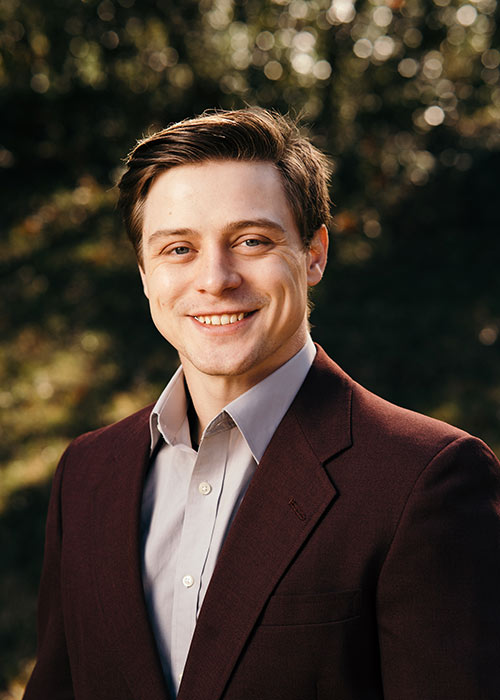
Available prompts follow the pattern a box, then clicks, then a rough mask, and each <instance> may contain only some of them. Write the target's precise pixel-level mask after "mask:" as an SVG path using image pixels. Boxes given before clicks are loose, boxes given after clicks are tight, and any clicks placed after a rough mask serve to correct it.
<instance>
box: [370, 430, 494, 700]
mask: <svg viewBox="0 0 500 700" xmlns="http://www.w3.org/2000/svg"><path fill="white" fill-rule="evenodd" d="M377 615H378V627H379V641H380V655H381V669H382V680H383V687H384V699H385V700H401V698H404V699H405V700H422V699H423V698H425V700H445V699H448V698H449V699H450V700H451V699H453V700H497V699H498V697H499V693H500V464H499V462H498V460H497V459H496V457H495V456H494V455H493V453H492V452H491V451H490V450H489V449H488V448H487V447H486V445H484V443H482V442H481V441H480V440H477V439H475V438H470V437H460V438H458V439H456V440H455V441H453V442H452V443H451V444H449V445H448V446H447V447H445V448H444V449H443V450H442V451H441V452H439V453H438V454H437V455H436V456H435V457H434V459H433V460H432V461H431V462H430V463H429V464H428V466H427V467H426V468H425V469H424V471H423V472H422V473H421V474H420V476H419V478H418V479H417V481H416V483H415V484H414V486H413V489H412V491H411V493H410V495H409V498H408V500H407V502H406V505H405V507H404V510H403V512H402V514H401V517H400V521H399V524H398V527H397V530H396V533H395V536H394V539H393V541H392V544H391V546H390V548H389V551H388V554H387V556H386V559H385V562H384V565H383V567H382V570H381V574H380V577H379V585H378V593H377Z"/></svg>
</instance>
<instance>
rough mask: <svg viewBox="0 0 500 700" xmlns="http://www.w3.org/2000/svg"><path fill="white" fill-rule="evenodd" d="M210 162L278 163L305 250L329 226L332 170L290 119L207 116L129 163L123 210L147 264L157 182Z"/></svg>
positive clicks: (263, 113) (258, 113)
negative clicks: (145, 244) (145, 239)
mask: <svg viewBox="0 0 500 700" xmlns="http://www.w3.org/2000/svg"><path fill="white" fill-rule="evenodd" d="M211 160H241V161H261V162H269V163H272V164H274V166H275V167H276V169H277V171H278V173H279V174H280V177H281V180H282V183H283V188H284V191H285V195H286V197H287V200H288V202H289V204H290V207H291V210H292V213H293V216H294V218H295V222H296V224H297V228H298V230H299V232H300V235H301V237H302V241H303V243H304V246H305V247H308V245H309V243H310V240H311V238H312V236H313V234H314V232H315V231H316V230H317V229H318V228H319V227H320V226H321V225H322V224H325V225H326V226H328V224H329V221H330V198H329V194H328V183H329V178H330V172H331V169H330V165H329V163H328V160H327V158H326V156H325V155H323V153H321V151H319V150H318V149H317V148H316V147H315V146H313V145H312V143H311V142H310V141H309V139H307V138H305V137H304V136H302V134H301V133H300V131H299V128H298V125H297V123H296V122H294V121H292V119H290V118H289V117H286V116H283V115H281V114H278V113H277V112H274V111H273V112H271V111H268V110H264V109H260V108H248V109H239V110H233V111H208V112H204V113H203V114H202V115H200V116H199V117H195V118H193V119H185V120H183V121H180V122H177V123H175V124H171V125H170V126H168V127H167V128H166V129H163V130H161V131H158V132H157V133H155V134H153V135H152V136H148V137H147V138H145V139H143V140H142V141H139V142H138V143H137V145H136V146H135V148H134V149H133V150H132V151H131V153H130V154H129V156H128V159H127V162H126V171H125V173H124V174H123V176H122V178H121V180H120V182H119V184H118V187H119V190H120V196H119V200H118V206H119V208H120V210H121V212H122V216H123V220H124V223H125V228H126V231H127V234H128V236H129V238H130V240H131V242H132V245H133V246H134V250H135V253H136V256H137V259H138V261H139V263H140V264H141V265H142V224H143V210H144V202H145V200H146V197H147V195H148V192H149V189H150V188H151V185H152V183H153V182H154V181H155V179H156V178H157V177H158V176H159V175H160V174H161V173H163V172H165V171H166V170H169V169H170V168H173V167H175V166H177V165H188V164H190V163H201V162H206V161H211Z"/></svg>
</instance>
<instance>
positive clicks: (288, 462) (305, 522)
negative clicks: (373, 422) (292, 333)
mask: <svg viewBox="0 0 500 700" xmlns="http://www.w3.org/2000/svg"><path fill="white" fill-rule="evenodd" d="M350 396H351V383H350V380H349V379H348V377H347V375H345V374H344V373H343V372H342V371H341V370H340V369H339V368H338V367H337V366H336V365H334V363H332V362H331V361H330V360H329V359H328V358H327V357H326V355H325V354H324V353H323V351H321V349H320V350H319V351H318V356H317V358H316V360H315V362H314V365H313V368H312V369H311V372H310V373H309V375H308V377H307V378H306V381H305V382H304V385H303V386H302V388H301V390H300V391H299V394H298V395H297V397H296V399H295V401H294V402H293V404H292V406H291V407H290V409H289V411H288V412H287V414H286V416H285V417H284V419H283V421H282V423H281V425H280V426H279V428H278V430H277V431H276V433H275V435H274V437H273V439H272V440H271V442H270V444H269V446H268V449H267V450H266V453H265V455H264V457H263V459H262V461H261V463H260V465H259V467H258V469H257V471H256V473H255V476H254V478H253V479H252V482H251V484H250V486H249V488H248V491H247V493H246V495H245V497H244V499H243V502H242V504H241V506H240V509H239V511H238V513H237V515H236V518H235V520H234V522H233V525H232V527H231V529H230V532H229V534H228V537H227V539H226V542H225V543H224V546H223V549H222V551H221V554H220V556H219V559H218V561H217V566H216V568H215V571H214V574H213V577H212V580H211V582H210V585H209V588H208V590H207V594H206V596H205V600H204V603H203V606H202V609H201V611H200V615H199V618H198V622H197V625H196V629H195V634H194V637H193V641H192V644H191V648H190V652H189V656H188V660H187V663H186V667H185V670H184V675H183V680H182V683H181V686H180V690H179V695H178V700H192V698H196V699H197V700H205V699H206V700H216V698H219V697H220V696H221V694H222V693H223V691H224V688H225V686H226V684H227V681H228V679H229V677H230V675H231V672H232V670H233V669H234V666H235V664H236V663H237V660H238V657H239V656H240V654H241V652H242V650H243V647H244V645H245V642H246V640H247V639H248V636H249V635H250V633H251V631H252V629H253V627H254V625H255V623H256V621H257V618H258V616H259V614H260V613H261V611H262V609H263V607H264V605H265V603H266V601H267V599H268V598H269V596H270V595H271V593H272V591H273V589H274V588H275V586H276V584H277V583H278V581H279V579H280V577H281V576H282V575H283V573H284V571H285V569H286V568H287V566H288V565H289V563H290V562H291V560H292V559H293V557H294V556H295V555H296V553H297V551H298V550H299V548H300V547H301V546H302V544H303V543H304V541H305V539H306V538H307V537H308V536H309V534H310V533H311V531H312V530H313V529H314V527H315V526H316V524H317V523H318V520H319V519H320V518H321V516H322V515H323V513H324V512H325V510H326V508H327V507H328V506H329V505H330V504H331V503H332V501H333V499H334V497H335V494H336V492H335V488H334V486H333V484H332V483H331V481H330V479H329V477H328V476H327V474H326V472H325V470H324V468H323V462H324V461H325V460H327V459H328V458H330V457H332V456H333V455H334V454H336V453H338V452H340V451H342V450H344V449H346V448H347V447H349V446H350V444H351V433H350Z"/></svg>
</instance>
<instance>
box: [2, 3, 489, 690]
mask: <svg viewBox="0 0 500 700" xmlns="http://www.w3.org/2000/svg"><path fill="white" fill-rule="evenodd" d="M498 15H499V9H498V4H497V0H470V2H463V0H359V2H353V1H352V0H332V2H330V0H311V1H306V0H290V1H289V0H274V2H273V1H269V0H268V1H264V0H201V1H200V2H194V1H193V0H184V2H183V3H178V2H174V0H157V1H153V0H142V1H141V2H138V1H137V2H135V0H115V1H113V0H102V1H100V0H52V1H51V2H50V3H49V2H48V1H47V0H0V50H1V57H0V99H1V110H0V124H1V130H0V178H1V182H0V186H1V189H0V191H1V196H2V217H1V232H2V236H1V240H0V275H1V279H2V295H1V301H2V303H3V306H4V309H3V313H2V317H1V320H0V332H1V338H2V346H1V349H0V380H1V384H0V410H1V411H2V428H1V440H0V455H1V463H2V467H1V469H0V538H1V552H2V559H1V565H0V567H1V579H0V647H1V654H0V659H1V660H0V698H1V699H2V700H5V699H6V698H18V697H20V696H21V694H22V687H23V683H24V679H25V678H26V675H27V673H28V672H29V668H30V664H31V661H32V658H33V654H34V644H35V637H34V609H35V597H36V588H37V583H38V574H39V567H40V560H41V551H42V540H43V519H44V513H45V508H46V500H47V494H48V481H49V477H50V475H51V473H52V471H53V469H54V466H55V463H56V461H57V458H58V455H59V454H60V453H61V451H62V449H63V448H64V446H65V444H66V443H67V442H68V441H69V440H70V439H71V438H72V437H74V436H75V435H76V434H78V433H80V432H82V431H85V430H89V429H91V428H94V427H97V426H99V425H102V424H103V423H105V422H109V421H112V420H115V419H118V418H120V417H122V416H123V415H126V414H127V413H129V412H131V411H133V410H134V409H136V408H139V407H140V406H142V405H144V404H145V403H147V402H150V401H153V400H154V399H155V397H156V396H157V394H158V393H159V391H160V389H161V388H162V386H163V385H164V384H165V383H166V381H167V380H168V378H169V375H170V373H171V371H172V369H173V368H174V366H175V362H176V359H175V355H174V353H173V352H172V351H171V349H170V348H169V347H168V346H167V345H166V343H165V342H164V341H163V340H162V339H161V338H160V337H159V335H158V334H157V333H156V331H155V330H154V328H153V326H152V324H151V321H150V320H149V317H148V311H147V306H146V303H145V301H144V300H143V298H142V292H141V288H140V284H139V278H138V275H137V272H136V268H135V262H134V259H133V255H132V252H131V250H130V249H129V247H128V244H127V243H126V241H125V238H124V234H123V232H122V230H121V224H120V222H119V220H118V217H117V214H116V212H115V202H116V191H115V189H114V184H115V183H116V181H117V179H118V177H119V175H120V172H121V167H122V159H123V157H124V155H125V154H126V153H127V151H128V150H129V149H130V148H131V147H132V146H133V145H134V143H135V140H136V138H138V137H140V136H141V135H142V134H144V133H147V132H148V131H149V130H151V129H155V128H157V127H161V126H164V125H166V124H167V123H169V122H171V121H174V120H177V119H180V118H184V117H186V116H190V115H193V114H196V113H199V112H200V111H202V110H203V109H205V108H207V107H225V108H230V107H240V106H244V105H246V104H250V105H252V104H259V105H261V106H264V107H274V108H277V109H279V110H281V111H288V110H291V111H292V112H293V113H300V114H301V115H302V117H303V120H304V123H305V124H306V125H309V131H310V133H311V135H312V137H313V139H314V141H315V143H316V144H317V145H318V146H320V147H321V148H323V149H325V150H326V151H327V152H328V153H329V154H330V155H331V157H332V162H333V164H334V177H333V194H334V200H335V202H336V208H335V224H334V226H333V229H332V232H331V233H332V238H333V251H332V258H331V262H330V265H329V273H328V275H327V277H326V279H325V280H324V282H323V283H322V285H321V286H320V287H319V288H318V289H317V293H316V295H315V303H316V310H315V312H314V314H313V322H314V324H315V325H316V326H317V327H316V329H315V330H314V337H315V338H316V339H317V340H318V341H320V342H321V343H322V344H323V345H324V346H325V347H326V349H327V350H328V351H329V352H330V354H331V355H332V356H333V357H334V358H335V359H336V360H338V362H339V363H340V364H341V365H342V366H344V368H345V369H346V370H347V371H349V372H350V373H351V374H353V376H354V377H355V378H356V379H358V380H359V381H361V382H362V383H364V384H365V385H367V386H368V387H369V388H371V389H373V390H374V391H376V392H378V393H380V394H382V395H383V396H385V397H386V398H388V399H390V400H393V401H395V402H397V403H400V404H402V405H405V406H407V407H410V408H414V409H416V410H419V411H423V412H425V413H429V414H432V415H434V416H437V417H440V418H443V419H445V420H448V421H450V422H452V423H456V424H458V425H460V426H462V427H464V428H466V429H468V430H470V431H471V432H473V433H475V434H478V435H480V436H481V437H483V438H484V439H486V440H487V441H488V442H489V443H490V444H492V446H493V447H494V448H495V449H496V450H497V451H500V435H499V430H498V424H499V420H500V372H499V360H500V352H499V345H500V344H499V341H498V335H499V331H500V275H499V274H498V269H499V262H500V246H499V242H498V238H499V231H500V213H499V207H498V191H499V171H500V167H499V166H500V131H499V123H500V70H499V66H500V51H499V48H500V41H499V28H498V19H499V16H498Z"/></svg>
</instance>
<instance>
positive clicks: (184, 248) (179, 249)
mask: <svg viewBox="0 0 500 700" xmlns="http://www.w3.org/2000/svg"><path fill="white" fill-rule="evenodd" d="M173 252H174V253H175V254H176V255H186V254H187V253H189V248H188V247H187V246H186V245H179V246H177V248H174V249H173Z"/></svg>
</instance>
